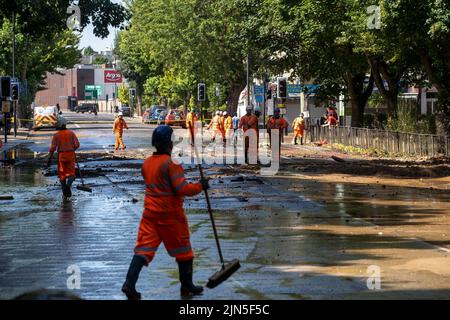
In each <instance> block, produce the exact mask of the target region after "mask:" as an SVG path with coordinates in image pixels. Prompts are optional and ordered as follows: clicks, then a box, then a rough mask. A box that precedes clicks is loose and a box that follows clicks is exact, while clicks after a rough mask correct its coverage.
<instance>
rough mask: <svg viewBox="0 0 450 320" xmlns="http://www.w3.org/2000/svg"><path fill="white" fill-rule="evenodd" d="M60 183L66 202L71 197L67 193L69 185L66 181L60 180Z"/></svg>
mask: <svg viewBox="0 0 450 320" xmlns="http://www.w3.org/2000/svg"><path fill="white" fill-rule="evenodd" d="M59 182H60V183H61V189H62V192H63V200H64V201H65V200H67V199H68V198H69V197H70V196H69V193H68V191H67V190H68V188H67V183H66V180H60V181H59Z"/></svg>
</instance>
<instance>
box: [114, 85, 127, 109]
mask: <svg viewBox="0 0 450 320" xmlns="http://www.w3.org/2000/svg"><path fill="white" fill-rule="evenodd" d="M117 97H118V98H119V101H120V103H122V104H126V105H130V103H129V102H130V95H129V93H128V87H127V86H125V85H124V84H121V85H120V86H119V87H118V91H117Z"/></svg>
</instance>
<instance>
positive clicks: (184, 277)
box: [178, 259, 203, 297]
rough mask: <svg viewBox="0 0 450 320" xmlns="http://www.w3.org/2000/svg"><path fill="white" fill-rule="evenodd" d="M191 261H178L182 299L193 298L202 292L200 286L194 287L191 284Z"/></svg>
mask: <svg viewBox="0 0 450 320" xmlns="http://www.w3.org/2000/svg"><path fill="white" fill-rule="evenodd" d="M193 261H194V260H193V259H191V260H188V261H178V269H179V271H180V282H181V288H180V293H181V295H182V296H184V297H188V296H194V295H197V294H200V293H202V292H203V287H202V286H196V285H194V284H193V283H192V273H193Z"/></svg>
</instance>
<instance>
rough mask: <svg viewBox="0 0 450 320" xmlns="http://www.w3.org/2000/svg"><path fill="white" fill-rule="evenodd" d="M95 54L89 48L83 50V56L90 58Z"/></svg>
mask: <svg viewBox="0 0 450 320" xmlns="http://www.w3.org/2000/svg"><path fill="white" fill-rule="evenodd" d="M95 53H96V52H95V51H94V49H92V47H91V46H87V47H86V48H84V49H83V56H92V55H94V54H95Z"/></svg>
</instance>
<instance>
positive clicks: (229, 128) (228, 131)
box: [223, 111, 234, 143]
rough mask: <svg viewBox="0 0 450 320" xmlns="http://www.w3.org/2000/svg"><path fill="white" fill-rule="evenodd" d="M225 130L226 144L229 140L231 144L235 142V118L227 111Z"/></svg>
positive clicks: (225, 114)
mask: <svg viewBox="0 0 450 320" xmlns="http://www.w3.org/2000/svg"><path fill="white" fill-rule="evenodd" d="M223 118H224V120H223V130H224V131H225V141H224V143H226V142H227V139H228V141H229V142H232V141H233V133H234V130H233V118H232V117H231V115H229V114H228V112H227V111H225V112H224V113H223Z"/></svg>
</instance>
